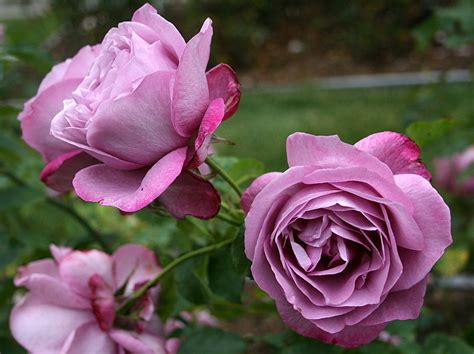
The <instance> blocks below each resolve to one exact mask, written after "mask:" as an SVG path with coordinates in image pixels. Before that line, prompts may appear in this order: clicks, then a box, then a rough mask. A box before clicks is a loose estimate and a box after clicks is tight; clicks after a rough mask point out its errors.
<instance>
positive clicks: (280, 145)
mask: <svg viewBox="0 0 474 354" xmlns="http://www.w3.org/2000/svg"><path fill="white" fill-rule="evenodd" d="M473 93H474V83H465V84H438V85H430V86H419V87H397V88H376V89H351V90H324V89H318V88H315V87H311V86H309V85H300V86H293V87H291V88H288V89H281V90H276V91H275V90H271V89H249V90H243V93H242V102H241V106H240V108H239V111H238V113H237V114H236V115H235V116H234V117H232V118H231V120H229V121H227V122H225V123H224V124H223V125H221V128H220V129H219V131H218V135H219V136H221V137H223V138H226V139H228V140H230V141H232V142H234V143H235V144H236V145H235V146H229V145H224V144H219V146H218V152H219V153H222V154H225V155H233V156H238V157H252V158H256V159H258V160H261V161H263V162H264V163H265V166H266V168H267V169H268V170H282V169H284V168H285V166H286V159H285V141H286V137H287V136H288V135H289V134H291V133H293V132H296V131H302V132H307V133H311V134H320V135H332V134H337V135H339V136H340V137H341V138H342V139H343V140H344V141H346V142H348V143H354V142H356V141H357V140H359V139H361V138H362V137H364V136H366V135H368V134H371V133H374V132H377V131H383V130H394V131H399V132H404V131H405V128H406V127H407V126H408V124H409V123H411V122H412V121H415V120H420V119H432V118H447V117H453V118H461V119H467V118H470V119H474V101H473V96H474V94H473Z"/></svg>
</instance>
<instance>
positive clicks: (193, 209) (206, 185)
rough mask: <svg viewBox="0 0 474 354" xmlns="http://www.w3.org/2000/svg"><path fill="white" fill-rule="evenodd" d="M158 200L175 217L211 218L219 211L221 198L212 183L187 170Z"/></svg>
mask: <svg viewBox="0 0 474 354" xmlns="http://www.w3.org/2000/svg"><path fill="white" fill-rule="evenodd" d="M158 201H159V202H160V203H161V204H163V206H164V207H165V208H166V209H167V210H168V211H169V212H170V213H171V214H172V215H173V216H174V217H175V218H178V219H182V218H184V217H185V216H187V215H192V216H194V217H197V218H200V219H210V218H213V217H214V216H215V215H216V214H217V213H218V212H219V208H220V203H221V198H220V196H219V192H217V190H216V189H215V188H214V186H213V185H212V183H210V182H209V181H206V180H204V179H202V178H201V177H199V176H197V175H195V174H193V173H192V172H188V171H185V172H183V173H182V174H181V175H180V176H179V177H178V178H177V179H176V180H175V181H174V182H173V184H172V185H171V186H170V187H169V188H168V189H167V190H166V191H165V192H164V193H163V194H162V195H160V197H159V198H158Z"/></svg>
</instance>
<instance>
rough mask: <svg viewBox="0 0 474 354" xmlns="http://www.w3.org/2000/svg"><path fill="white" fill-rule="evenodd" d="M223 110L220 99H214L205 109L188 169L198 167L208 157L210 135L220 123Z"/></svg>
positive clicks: (223, 106) (222, 103)
mask: <svg viewBox="0 0 474 354" xmlns="http://www.w3.org/2000/svg"><path fill="white" fill-rule="evenodd" d="M224 110H225V105H224V100H223V99H222V98H216V99H215V100H213V101H212V102H211V103H210V104H209V107H207V110H206V113H205V114H204V117H203V119H202V121H201V125H200V126H199V131H198V135H197V137H196V140H195V141H194V150H195V153H194V156H193V158H192V160H191V161H190V162H189V163H188V167H190V168H191V167H198V166H200V165H201V164H202V163H203V162H204V160H205V159H206V157H207V156H208V155H209V149H210V147H211V139H212V135H213V134H214V132H215V131H216V129H217V128H218V127H219V125H220V124H221V122H222V118H223V117H224Z"/></svg>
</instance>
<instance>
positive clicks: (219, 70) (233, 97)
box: [206, 64, 240, 120]
mask: <svg viewBox="0 0 474 354" xmlns="http://www.w3.org/2000/svg"><path fill="white" fill-rule="evenodd" d="M206 77H207V84H208V86H209V99H210V100H214V99H216V98H222V99H223V100H224V102H225V115H224V120H225V119H227V118H230V117H231V116H232V115H233V114H234V113H235V112H236V111H237V108H238V107H239V103H240V83H239V79H238V78H237V75H236V74H235V71H234V70H232V68H231V67H230V66H229V65H227V64H219V65H216V66H215V67H213V68H212V69H211V70H209V71H208V72H207V73H206Z"/></svg>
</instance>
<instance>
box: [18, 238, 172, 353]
mask: <svg viewBox="0 0 474 354" xmlns="http://www.w3.org/2000/svg"><path fill="white" fill-rule="evenodd" d="M51 253H52V254H53V257H54V259H43V260H39V261H35V262H32V263H30V264H28V265H26V266H24V267H21V268H19V270H18V273H17V276H16V278H15V285H17V286H23V287H26V288H27V289H28V290H29V292H28V293H27V294H26V295H25V297H24V298H23V299H22V300H21V301H20V302H19V303H18V304H16V305H15V307H14V309H13V311H12V313H11V317H10V328H11V332H12V335H13V337H14V338H15V339H16V340H17V341H18V342H19V343H20V344H21V345H22V346H23V347H24V348H26V349H27V350H28V351H30V352H31V353H46V352H47V353H68V354H72V353H81V354H82V353H89V354H94V353H97V354H99V353H100V354H106V353H111V354H112V353H114V354H115V353H117V352H124V351H127V352H130V353H150V354H151V353H153V354H158V353H163V354H164V353H166V352H167V351H166V350H165V349H164V348H165V345H166V341H165V339H164V328H163V326H162V325H160V322H159V319H158V317H157V316H156V315H155V314H154V302H155V301H156V298H157V295H158V289H157V288H156V287H155V288H152V289H150V290H149V291H148V292H147V294H146V296H145V297H144V298H142V299H141V300H139V301H138V304H139V305H135V307H134V311H135V313H136V314H137V315H138V316H139V317H140V319H139V320H132V319H127V320H126V319H123V318H117V316H116V310H117V309H118V306H119V304H118V302H117V301H116V300H115V298H114V294H116V293H119V294H121V293H122V292H123V294H122V297H123V296H127V295H129V294H130V293H131V292H133V291H134V290H136V289H137V288H139V287H140V286H141V285H143V284H144V283H145V282H147V281H148V280H150V279H152V278H153V277H155V276H156V275H157V274H158V273H159V272H160V271H161V269H160V267H159V266H158V263H157V260H156V258H155V256H154V254H153V253H152V252H151V251H149V250H148V249H146V248H144V247H142V246H139V245H125V246H122V247H120V248H119V249H118V250H117V251H115V252H114V254H113V255H112V256H109V255H107V254H105V253H103V252H100V251H97V250H90V251H73V250H71V249H69V248H65V247H56V246H51ZM119 299H120V298H119ZM120 325H123V327H124V328H125V327H128V329H121V328H120V327H119V326H120Z"/></svg>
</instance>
